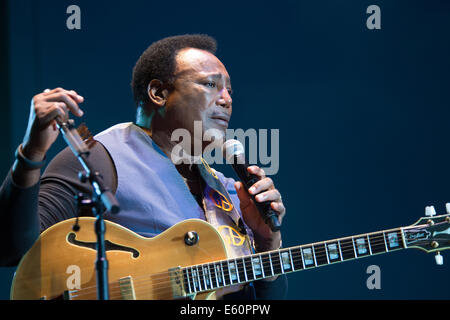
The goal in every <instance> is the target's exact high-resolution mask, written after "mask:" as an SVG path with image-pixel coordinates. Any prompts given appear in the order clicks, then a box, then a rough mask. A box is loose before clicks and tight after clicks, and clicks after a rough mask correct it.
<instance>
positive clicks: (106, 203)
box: [57, 119, 120, 300]
mask: <svg viewBox="0 0 450 320" xmlns="http://www.w3.org/2000/svg"><path fill="white" fill-rule="evenodd" d="M57 127H58V129H59V131H60V132H61V133H62V135H63V137H64V140H65V141H66V143H67V144H68V145H69V147H70V149H71V150H72V152H73V153H74V154H75V156H76V157H77V158H78V160H79V161H80V163H81V165H82V166H83V168H84V171H85V172H79V174H78V177H79V179H80V181H81V182H87V181H89V182H90V183H91V185H92V188H93V190H94V192H93V194H92V195H91V199H82V200H81V201H80V199H79V198H78V200H79V203H83V204H87V205H89V206H90V207H92V211H93V213H94V214H95V216H96V218H97V219H96V221H95V233H96V235H97V260H96V261H95V269H96V275H97V299H98V300H109V288H108V260H107V259H106V253H105V230H106V226H105V221H104V220H103V212H104V211H105V210H104V209H106V211H109V212H111V213H113V214H117V213H118V212H119V211H120V207H119V203H118V202H117V200H116V198H115V197H114V195H113V194H112V192H111V191H110V190H109V189H108V188H107V187H106V186H105V185H104V184H103V181H102V180H101V178H100V177H101V176H100V174H99V172H98V171H96V170H95V169H94V168H93V166H92V164H91V163H90V162H89V160H88V158H89V154H90V152H89V148H88V146H87V145H86V144H85V143H84V142H83V140H82V139H81V137H80V135H79V133H78V131H77V130H76V129H75V126H74V121H73V120H72V119H69V120H68V121H67V122H60V121H57Z"/></svg>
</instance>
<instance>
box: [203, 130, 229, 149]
mask: <svg viewBox="0 0 450 320" xmlns="http://www.w3.org/2000/svg"><path fill="white" fill-rule="evenodd" d="M225 130H226V129H224V128H222V127H221V128H208V129H207V130H205V132H204V134H203V141H211V143H209V145H210V147H214V148H222V145H223V143H224V142H225V132H226V131H225Z"/></svg>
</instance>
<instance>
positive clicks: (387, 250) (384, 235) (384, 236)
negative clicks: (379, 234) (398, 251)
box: [383, 232, 389, 252]
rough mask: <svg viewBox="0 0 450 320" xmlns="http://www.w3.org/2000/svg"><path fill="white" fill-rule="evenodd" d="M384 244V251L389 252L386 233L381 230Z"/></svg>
mask: <svg viewBox="0 0 450 320" xmlns="http://www.w3.org/2000/svg"><path fill="white" fill-rule="evenodd" d="M383 239H384V246H385V247H386V252H389V247H388V245H387V242H386V234H385V233H384V232H383Z"/></svg>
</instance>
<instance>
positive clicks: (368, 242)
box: [366, 235, 372, 255]
mask: <svg viewBox="0 0 450 320" xmlns="http://www.w3.org/2000/svg"><path fill="white" fill-rule="evenodd" d="M366 238H367V245H368V246H369V254H370V255H372V246H371V245H370V241H369V235H366Z"/></svg>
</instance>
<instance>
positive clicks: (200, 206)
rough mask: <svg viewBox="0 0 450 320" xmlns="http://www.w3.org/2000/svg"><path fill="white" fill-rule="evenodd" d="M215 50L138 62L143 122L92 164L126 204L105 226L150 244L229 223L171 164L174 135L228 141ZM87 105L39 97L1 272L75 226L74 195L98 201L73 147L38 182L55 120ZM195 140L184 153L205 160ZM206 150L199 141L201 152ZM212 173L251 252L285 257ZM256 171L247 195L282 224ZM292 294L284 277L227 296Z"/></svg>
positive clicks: (185, 46) (224, 92)
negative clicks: (166, 235)
mask: <svg viewBox="0 0 450 320" xmlns="http://www.w3.org/2000/svg"><path fill="white" fill-rule="evenodd" d="M215 49H216V43H215V40H214V39H212V38H211V37H209V36H205V35H185V36H175V37H169V38H165V39H162V40H160V41H158V42H155V43H154V44H152V45H151V46H150V47H149V48H148V49H147V50H146V51H145V52H144V53H143V54H142V56H141V57H140V58H139V60H138V62H137V63H136V66H135V68H134V70H133V80H132V89H133V94H134V99H135V102H136V104H137V106H138V110H137V119H136V123H124V124H119V125H116V126H113V127H112V128H110V129H108V130H105V131H104V132H102V133H100V134H99V135H97V136H96V137H95V139H96V140H97V141H98V143H96V144H95V146H94V147H93V148H92V150H91V154H90V156H89V157H90V161H92V163H95V164H96V168H99V170H101V174H102V176H103V179H104V183H105V185H106V186H108V187H109V188H110V189H111V190H112V191H113V192H114V193H115V195H116V197H117V199H118V201H119V203H120V205H121V212H120V213H119V214H118V215H115V216H113V215H111V214H107V215H106V216H105V219H108V220H111V221H114V222H117V223H119V224H121V225H123V226H125V227H127V228H129V229H131V230H133V231H135V232H137V233H138V234H140V235H143V236H146V237H152V236H155V235H157V234H159V233H161V232H162V231H164V230H165V229H167V228H169V227H170V226H172V225H173V224H175V223H177V222H179V221H182V220H184V219H189V218H199V219H203V220H207V221H209V222H211V220H214V221H216V220H217V221H218V220H220V219H222V220H224V219H225V220H226V219H228V218H227V214H226V213H223V212H221V211H220V210H218V211H217V210H216V208H212V210H211V207H209V209H208V206H207V200H208V199H207V196H206V194H205V193H204V192H203V191H204V190H205V187H206V186H205V180H204V179H203V178H202V176H201V172H199V170H198V169H196V168H197V167H195V166H193V165H190V164H187V163H180V164H176V165H174V164H173V163H172V162H171V154H172V151H173V148H174V147H175V145H176V144H177V142H176V141H172V139H171V137H172V133H173V132H174V131H175V130H177V129H186V130H188V132H190V133H192V135H193V134H194V122H195V121H201V124H202V128H203V133H204V132H206V131H208V130H212V131H214V132H216V134H218V135H219V136H220V135H221V134H222V135H223V136H224V135H225V130H226V128H227V127H228V121H229V119H230V116H231V110H232V109H231V106H232V99H231V82H230V77H229V75H228V72H227V70H226V68H225V66H224V65H223V64H222V63H221V62H220V60H219V59H218V58H217V57H216V56H215V55H214V53H215ZM83 101H84V98H83V97H82V96H80V95H79V94H78V93H77V92H76V91H74V90H65V89H62V88H57V89H53V90H45V91H44V92H43V93H40V94H38V95H36V96H34V97H33V100H32V108H31V114H30V118H29V123H28V128H27V131H26V134H25V138H24V141H23V143H22V144H21V146H19V147H18V150H17V152H16V158H17V159H16V161H15V162H14V164H13V167H12V170H11V172H10V173H9V174H8V176H7V177H6V179H5V181H4V183H3V185H2V189H1V192H0V204H1V207H2V210H1V213H0V214H1V218H2V221H3V224H4V226H7V227H4V229H5V232H3V233H2V234H1V236H0V237H1V240H2V241H1V243H2V246H3V247H2V250H0V251H1V252H2V253H1V261H2V264H3V265H15V264H17V262H18V261H19V259H20V258H21V257H22V256H23V254H24V253H25V252H26V251H27V250H28V249H29V248H30V247H31V245H32V244H33V242H34V241H35V240H36V239H37V237H38V235H39V233H40V232H42V231H43V230H45V229H46V228H48V227H50V226H51V225H53V224H55V223H57V222H60V221H62V220H65V219H68V218H72V217H75V216H76V215H77V214H78V213H77V208H76V201H75V200H74V196H75V195H76V194H78V193H79V192H91V187H90V185H88V184H84V183H81V182H80V181H79V180H78V178H77V173H78V171H80V170H81V166H80V164H79V163H78V161H77V160H76V159H75V157H74V156H73V154H72V153H71V151H70V150H69V149H68V148H66V149H65V150H63V151H62V152H61V153H59V154H58V155H57V156H56V157H55V158H54V159H53V160H52V162H51V163H50V164H49V166H48V168H47V169H46V171H45V173H44V175H43V177H42V178H41V177H40V167H42V166H43V164H44V163H45V155H46V153H47V151H48V150H49V148H50V147H51V145H52V144H53V142H54V141H55V140H56V138H57V136H58V130H57V128H56V119H59V120H61V121H66V120H67V119H68V117H69V112H71V113H72V114H74V115H75V116H78V117H81V116H82V115H83V111H81V109H80V106H79V105H80V104H81V103H82V102H83ZM195 138H198V137H194V139H193V141H192V146H191V147H192V148H189V146H187V147H186V149H190V150H187V151H188V153H189V154H191V155H193V156H200V154H196V153H195V148H194V144H195V143H196V140H195ZM197 142H198V141H197ZM207 145H208V143H207V142H204V141H202V149H204V148H205V147H206V146H207ZM192 150H194V152H192ZM200 151H201V150H200ZM214 172H215V173H216V176H218V179H219V180H220V182H221V185H222V186H224V188H225V189H226V190H227V191H226V193H229V198H231V200H232V203H233V204H234V206H235V207H236V208H235V210H236V211H235V213H237V215H238V217H237V220H239V219H240V217H242V218H243V221H244V225H245V226H244V229H242V230H241V231H242V232H243V233H244V234H246V233H247V232H246V231H248V234H249V237H251V238H253V246H254V249H255V250H256V251H257V252H263V251H269V250H274V249H278V248H279V247H280V245H281V234H280V232H275V233H274V232H272V231H271V230H270V228H269V227H268V226H267V225H266V224H265V223H264V221H263V220H262V218H261V216H260V214H259V212H258V211H257V209H256V206H255V204H254V203H253V201H252V200H251V198H250V196H249V194H248V193H247V191H245V190H244V188H243V185H242V183H240V182H234V180H233V179H228V178H225V177H224V176H223V175H222V174H221V173H219V172H217V171H214ZM249 172H250V173H253V174H256V175H258V176H259V177H260V180H259V181H258V182H257V183H255V184H254V185H253V187H252V188H251V189H250V192H251V193H252V194H253V195H257V197H256V199H257V201H271V207H272V208H273V209H274V210H275V211H276V212H277V213H278V214H279V219H280V220H282V219H283V217H284V215H285V212H286V210H285V207H284V205H283V202H282V200H281V195H280V193H279V192H278V190H277V189H276V188H275V187H274V185H273V182H272V180H271V179H270V178H267V177H265V174H264V171H263V170H262V169H261V168H259V167H257V166H251V167H249ZM180 177H181V178H182V179H180ZM183 182H184V183H183ZM224 192H225V191H224ZM227 199H228V198H227ZM215 210H216V211H217V212H215ZM233 210H234V209H233ZM222 211H223V210H222ZM228 220H230V219H228ZM234 222H236V223H238V221H234ZM234 226H235V227H237V226H236V225H234ZM249 240H251V239H250V238H249ZM286 288H287V282H286V278H285V276H283V277H278V278H276V277H274V278H271V279H268V280H259V281H255V282H254V286H253V285H250V286H245V287H244V289H243V290H239V291H238V292H237V293H234V294H229V295H227V296H225V297H231V298H255V297H256V298H265V299H271V298H274V299H279V298H282V297H284V296H285V294H286ZM238 289H241V288H236V290H238Z"/></svg>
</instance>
